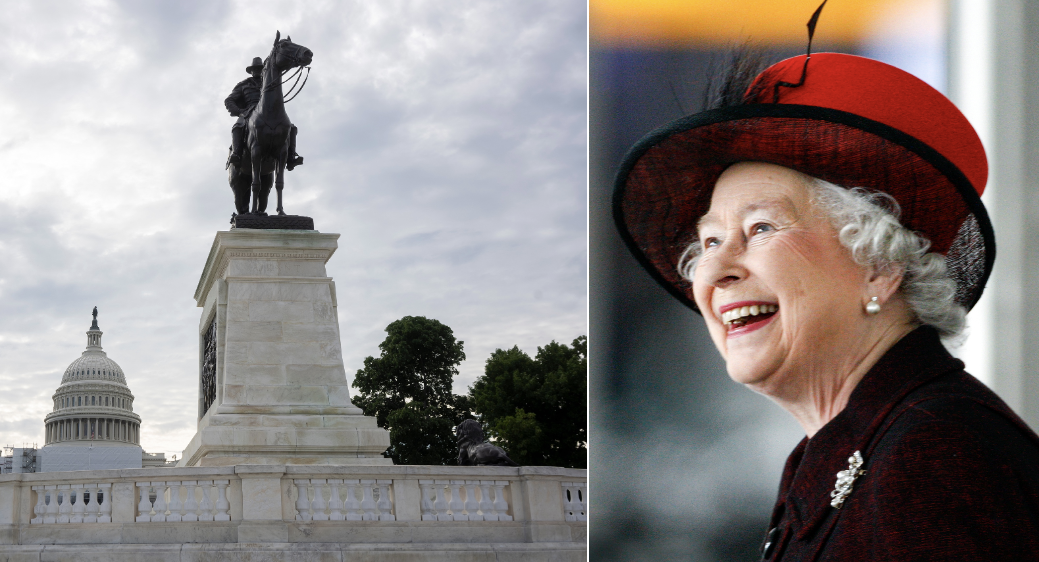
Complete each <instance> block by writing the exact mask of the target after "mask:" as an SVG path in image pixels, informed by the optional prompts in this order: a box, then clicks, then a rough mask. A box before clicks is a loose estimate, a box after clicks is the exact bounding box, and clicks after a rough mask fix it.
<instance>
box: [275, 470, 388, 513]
mask: <svg viewBox="0 0 1039 562" xmlns="http://www.w3.org/2000/svg"><path fill="white" fill-rule="evenodd" d="M292 483H293V485H294V487H295V489H296V493H295V496H296V498H295V500H294V501H293V500H292V498H291V496H290V497H288V498H286V499H288V500H289V501H291V502H292V505H294V506H295V508H296V521H394V520H395V519H396V516H395V515H394V514H393V497H392V490H393V480H365V479H357V480H350V479H338V478H297V479H294V480H293V481H292Z"/></svg>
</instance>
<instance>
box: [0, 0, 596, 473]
mask: <svg viewBox="0 0 1039 562" xmlns="http://www.w3.org/2000/svg"><path fill="white" fill-rule="evenodd" d="M6 11H7V14H6V17H5V18H4V23H0V52H2V53H4V54H3V56H2V57H0V123H2V126H0V169H3V171H4V179H3V180H2V183H0V186H2V187H0V213H2V216H3V220H2V221H0V263H3V267H2V269H0V312H2V314H3V317H4V318H5V319H6V322H4V324H3V325H2V326H0V384H2V385H3V386H2V388H3V389H4V390H5V393H4V399H3V407H2V408H0V435H2V437H3V439H5V440H6V441H7V442H9V443H11V444H15V443H20V442H22V441H36V442H38V443H40V442H41V441H42V436H43V416H44V415H45V414H46V412H47V411H49V409H50V395H51V394H52V393H53V391H54V389H55V388H56V387H57V385H58V383H59V381H60V376H61V373H62V371H63V370H64V368H65V367H66V366H67V365H68V363H70V362H71V361H72V360H73V359H75V358H76V357H77V356H78V354H79V353H80V352H81V351H82V349H83V346H84V344H85V340H84V334H83V333H84V332H85V331H86V329H87V327H88V326H89V321H90V317H89V313H90V309H91V307H92V306H94V305H97V306H98V307H99V309H100V317H99V324H100V325H101V328H102V329H103V330H104V331H105V336H104V340H103V344H104V346H105V350H106V351H107V352H108V353H109V355H110V357H112V358H113V359H114V360H115V361H117V362H118V363H119V364H120V365H121V366H122V367H123V369H124V371H125V372H126V375H127V380H128V383H129V384H130V388H131V390H132V391H133V392H134V394H135V395H136V396H137V411H138V412H139V413H141V415H142V417H143V419H144V423H143V427H142V437H143V445H144V447H145V448H146V449H147V450H153V451H167V452H174V451H178V450H179V449H181V448H182V447H183V446H184V445H186V443H187V440H188V439H189V438H190V436H191V435H192V434H193V432H194V422H195V419H194V416H195V400H196V385H197V325H198V314H199V312H200V311H199V310H198V309H196V308H195V304H194V302H193V300H192V299H191V296H192V294H193V292H194V289H195V285H196V283H197V282H198V277H199V275H200V274H201V269H202V266H203V264H204V262H205V259H206V255H207V253H208V250H209V246H210V244H211V243H212V239H213V235H214V232H215V231H216V230H225V229H226V228H227V227H228V224H227V221H228V219H229V217H230V214H231V212H232V211H233V204H232V198H231V193H230V190H229V188H228V187H227V180H226V175H225V172H224V170H223V163H224V159H225V157H226V150H227V145H228V144H229V142H230V134H229V133H230V127H231V124H232V123H233V119H232V118H231V117H229V116H228V115H227V112H226V111H225V110H224V108H223V103H222V102H223V98H224V97H225V96H226V95H227V94H228V93H229V92H230V90H231V88H232V87H233V86H234V84H235V83H237V82H238V81H239V80H241V79H242V78H244V77H245V71H244V69H245V67H246V66H247V65H248V63H249V62H250V61H251V59H252V57H254V56H261V57H262V56H266V54H267V52H268V51H269V50H270V45H271V42H272V41H273V39H274V33H275V31H276V30H280V31H281V33H282V35H283V36H284V35H286V34H289V35H291V36H292V38H293V40H294V41H296V42H297V43H300V44H303V45H305V46H307V47H309V48H311V49H312V50H313V51H314V53H315V57H314V62H313V64H312V67H313V70H312V72H311V76H310V79H309V82H308V83H307V85H306V88H305V89H304V90H303V92H302V93H301V94H300V96H299V97H298V98H297V99H296V100H295V101H293V102H292V103H290V104H289V106H288V111H289V115H290V116H291V117H292V119H293V121H294V122H295V123H296V124H297V125H298V126H299V129H300V135H299V147H298V150H299V152H300V154H302V155H303V156H305V157H306V163H305V165H304V166H302V167H300V168H297V169H296V170H295V171H293V172H291V173H289V174H287V178H286V189H285V205H286V210H287V211H288V212H289V213H293V214H304V215H309V216H312V217H314V219H315V223H316V226H317V228H318V230H321V231H323V232H338V233H341V234H342V236H341V238H340V240H339V245H340V247H339V250H338V251H337V252H336V254H335V255H334V256H333V257H332V259H331V260H330V262H329V264H328V271H329V274H330V275H331V276H332V277H333V278H334V279H335V281H336V287H337V292H338V296H339V304H340V306H339V314H340V325H341V332H342V338H343V353H344V363H345V365H346V369H347V373H348V375H349V376H350V378H351V379H352V375H353V372H354V371H356V369H358V368H359V367H360V366H361V361H362V360H363V358H364V357H365V356H367V355H373V354H377V352H378V349H377V345H378V343H379V342H380V341H381V340H382V338H383V336H384V334H383V331H382V330H383V329H384V328H385V326H386V325H387V324H389V323H390V322H392V321H393V320H396V319H397V318H400V317H401V316H405V315H422V316H428V317H432V318H437V319H438V320H440V321H442V322H444V323H445V324H447V325H449V326H451V327H452V328H453V329H454V330H455V334H456V336H457V337H458V338H459V339H461V340H464V341H465V342H466V354H467V356H468V360H467V361H466V362H465V363H464V364H463V366H462V373H461V376H460V377H459V378H458V379H457V381H456V386H455V390H456V392H463V391H464V390H465V387H466V386H468V384H469V383H471V382H472V380H473V379H475V377H476V376H479V375H480V374H481V373H482V370H483V363H484V361H485V360H486V358H487V357H488V356H489V354H490V353H491V352H492V351H493V350H494V349H495V348H499V347H500V348H508V347H511V346H513V345H519V346H520V347H521V348H523V349H525V350H526V351H528V352H534V351H536V350H535V347H536V346H538V345H544V344H545V343H548V341H550V340H552V339H555V340H557V341H561V342H566V343H569V341H570V340H571V339H573V338H574V337H576V336H578V335H581V334H584V333H586V331H587V328H586V324H585V322H586V307H587V305H586V288H585V287H586V281H585V280H586V260H585V247H586V237H585V225H586V203H585V201H586V195H585V194H586V190H585V184H586V179H585V178H586V116H585V106H586V101H585V100H586V93H585V92H586V87H585V83H586V78H585V76H586V60H587V59H586V47H585V45H586V33H585V26H586V23H585V22H586V7H585V3H584V2H565V3H555V2H547V1H545V2H523V3H497V2H487V1H473V2H393V1H389V2H386V1H380V2H368V1H365V2H317V1H314V2H250V3H248V4H246V3H240V2H130V1H127V2H100V1H99V2H90V3H74V2H34V3H25V4H12V5H9V6H6ZM41 444H42V443H41Z"/></svg>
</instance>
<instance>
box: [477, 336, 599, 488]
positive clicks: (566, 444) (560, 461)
mask: <svg viewBox="0 0 1039 562" xmlns="http://www.w3.org/2000/svg"><path fill="white" fill-rule="evenodd" d="M587 388H588V338H587V337H585V336H581V337H579V338H577V339H575V340H574V341H573V343H572V345H570V346H566V345H563V344H558V343H556V342H554V341H553V342H551V343H549V344H548V345H546V346H545V347H539V348H538V353H537V356H536V357H535V358H533V359H531V358H530V356H529V355H527V354H526V353H524V352H523V351H521V350H520V349H519V348H518V347H513V348H512V349H508V350H501V349H498V350H496V351H495V352H494V353H492V354H491V357H490V359H488V360H487V366H486V368H485V369H484V375H483V376H482V377H480V378H479V379H477V380H476V382H475V383H473V385H472V386H471V387H469V396H470V398H471V399H472V405H473V406H472V407H473V410H474V411H475V412H476V413H477V414H478V415H479V416H480V421H481V423H482V424H483V425H484V427H485V428H486V429H487V432H488V433H489V434H490V435H491V436H492V437H494V439H495V441H496V442H497V445H499V446H500V447H502V448H503V449H505V451H506V453H508V455H509V457H510V458H511V459H512V460H514V461H516V462H517V463H519V464H523V465H547V466H565V467H571V468H585V467H587V466H588V456H587V452H588V450H587V448H586V444H587V442H588V431H587V422H586V420H587V411H588V396H587Z"/></svg>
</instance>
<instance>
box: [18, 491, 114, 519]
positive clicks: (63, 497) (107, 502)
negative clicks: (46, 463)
mask: <svg viewBox="0 0 1039 562" xmlns="http://www.w3.org/2000/svg"><path fill="white" fill-rule="evenodd" d="M111 488H112V484H111V483H110V482H99V483H96V484H53V485H49V486H48V485H43V486H33V487H32V490H33V491H34V492H36V504H35V505H34V506H33V514H34V515H35V517H33V518H32V519H30V520H29V523H30V524H35V525H41V524H42V525H49V524H53V523H110V522H111V521H112V499H111V494H110V493H109V491H110V490H111Z"/></svg>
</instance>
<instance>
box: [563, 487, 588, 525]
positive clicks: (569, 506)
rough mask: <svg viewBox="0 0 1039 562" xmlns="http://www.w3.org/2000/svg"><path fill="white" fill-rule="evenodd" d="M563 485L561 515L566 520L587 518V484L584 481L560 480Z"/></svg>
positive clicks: (583, 519) (584, 519)
mask: <svg viewBox="0 0 1039 562" xmlns="http://www.w3.org/2000/svg"><path fill="white" fill-rule="evenodd" d="M560 484H562V486H563V515H564V519H566V520H567V521H587V520H588V485H587V484H585V483H584V482H560Z"/></svg>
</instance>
